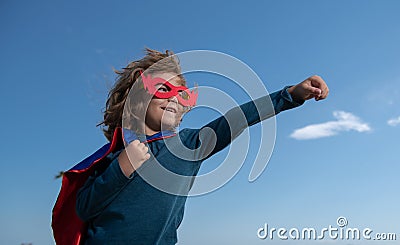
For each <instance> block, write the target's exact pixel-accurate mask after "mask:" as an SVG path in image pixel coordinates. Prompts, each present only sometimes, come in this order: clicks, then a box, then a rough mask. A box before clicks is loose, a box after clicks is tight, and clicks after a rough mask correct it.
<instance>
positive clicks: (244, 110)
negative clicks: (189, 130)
mask: <svg viewBox="0 0 400 245" xmlns="http://www.w3.org/2000/svg"><path fill="white" fill-rule="evenodd" d="M287 88H289V87H285V88H284V89H282V90H280V91H277V92H274V93H272V94H269V95H266V96H263V97H260V98H258V99H255V100H252V101H249V102H247V103H245V104H242V105H240V106H238V107H235V108H232V109H231V110H229V111H228V112H227V113H226V114H225V115H223V116H221V117H219V118H217V119H215V120H214V121H212V122H210V123H208V124H206V125H205V126H203V127H202V128H201V129H200V130H199V133H198V135H196V136H194V137H196V138H197V144H196V146H195V148H197V151H196V158H198V159H203V158H208V157H210V156H212V155H213V154H215V153H217V152H219V151H220V150H222V149H223V148H225V147H226V146H227V145H229V144H230V143H231V142H232V140H234V139H235V138H236V137H237V136H239V135H240V134H241V133H242V132H243V130H244V129H246V128H247V127H249V126H251V125H254V124H256V123H259V122H260V121H262V120H265V119H267V118H270V117H272V116H274V115H277V114H278V113H280V112H282V111H284V110H288V109H292V108H295V107H297V106H300V105H301V104H303V103H304V101H300V102H297V101H294V100H293V99H292V97H291V96H290V94H289V92H288V91H287ZM270 101H271V102H272V103H270Z"/></svg>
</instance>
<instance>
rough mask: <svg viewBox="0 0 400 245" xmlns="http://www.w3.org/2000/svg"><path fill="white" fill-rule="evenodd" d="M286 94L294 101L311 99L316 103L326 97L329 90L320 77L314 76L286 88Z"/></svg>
mask: <svg viewBox="0 0 400 245" xmlns="http://www.w3.org/2000/svg"><path fill="white" fill-rule="evenodd" d="M288 92H289V93H290V95H291V96H292V98H293V99H294V100H296V101H302V100H309V99H312V98H314V99H315V100H316V101H318V100H323V99H325V98H326V97H327V96H328V94H329V88H328V86H327V85H326V83H325V81H324V80H323V79H322V78H321V77H320V76H317V75H315V76H312V77H309V78H307V79H306V80H304V81H303V82H301V83H299V84H297V85H295V86H293V87H290V88H288Z"/></svg>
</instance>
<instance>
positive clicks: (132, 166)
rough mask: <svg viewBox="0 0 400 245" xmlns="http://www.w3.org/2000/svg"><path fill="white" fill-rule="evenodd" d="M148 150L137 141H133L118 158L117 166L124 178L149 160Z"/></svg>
mask: <svg viewBox="0 0 400 245" xmlns="http://www.w3.org/2000/svg"><path fill="white" fill-rule="evenodd" d="M148 151H149V148H148V147H147V146H146V145H145V144H143V143H141V142H140V141H139V140H134V141H132V142H131V143H129V145H128V146H127V147H126V148H125V149H124V150H123V151H122V152H121V154H120V155H119V156H118V162H119V166H120V167H121V170H122V172H123V173H124V175H125V176H126V177H129V176H131V174H132V173H133V172H134V171H135V170H136V169H138V168H139V167H140V166H142V164H143V163H144V162H145V161H147V160H148V159H149V158H150V153H149V152H148Z"/></svg>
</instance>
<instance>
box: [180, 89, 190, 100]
mask: <svg viewBox="0 0 400 245" xmlns="http://www.w3.org/2000/svg"><path fill="white" fill-rule="evenodd" d="M179 95H180V96H181V97H182V99H184V100H188V99H189V97H190V96H189V94H188V92H186V91H184V90H181V91H179Z"/></svg>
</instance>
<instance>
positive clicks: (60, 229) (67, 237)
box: [51, 128, 123, 245]
mask: <svg viewBox="0 0 400 245" xmlns="http://www.w3.org/2000/svg"><path fill="white" fill-rule="evenodd" d="M122 148H123V140H122V130H121V128H117V129H116V130H115V131H114V136H113V140H112V142H111V143H108V144H106V145H104V146H103V147H101V148H100V149H99V150H97V151H96V152H95V153H93V154H92V155H90V156H89V157H87V158H86V159H84V160H83V161H81V162H80V163H78V164H77V165H75V166H74V167H73V168H71V169H70V170H68V171H67V172H65V173H64V175H63V177H62V185H61V190H60V193H59V195H58V198H57V201H56V203H55V205H54V208H53V215H52V223H51V226H52V228H53V235H54V239H55V241H56V244H58V245H79V244H80V243H83V241H84V236H85V235H86V230H87V227H86V223H85V222H83V221H82V220H81V219H79V217H78V215H77V214H76V208H75V207H76V194H77V192H78V190H79V189H80V188H81V187H82V186H83V185H84V184H85V182H86V180H87V179H88V177H89V176H90V175H92V174H93V172H94V171H95V170H96V169H98V168H99V167H100V166H102V167H104V166H103V165H104V164H109V162H107V161H103V160H104V159H105V157H106V156H107V155H108V154H110V153H111V152H115V151H117V150H119V149H122Z"/></svg>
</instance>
